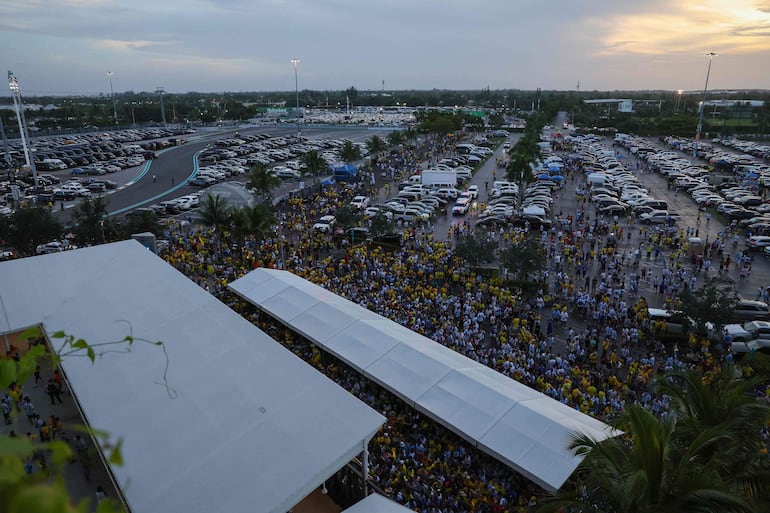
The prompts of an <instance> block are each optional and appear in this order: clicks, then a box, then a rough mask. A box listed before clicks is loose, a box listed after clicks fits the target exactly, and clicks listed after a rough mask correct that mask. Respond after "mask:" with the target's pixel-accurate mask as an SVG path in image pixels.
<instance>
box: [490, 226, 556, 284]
mask: <svg viewBox="0 0 770 513" xmlns="http://www.w3.org/2000/svg"><path fill="white" fill-rule="evenodd" d="M500 260H501V262H502V264H503V266H504V267H505V268H506V269H508V271H509V272H511V273H513V275H514V276H515V277H516V279H517V280H518V281H520V282H528V281H531V278H532V276H533V275H534V274H535V273H537V272H539V271H542V270H543V269H544V268H545V264H546V262H547V259H546V255H545V251H544V250H543V246H542V245H541V244H540V239H539V238H538V237H537V236H536V235H535V234H532V233H527V234H526V235H525V236H524V238H523V239H521V240H518V241H514V242H513V244H512V245H511V246H510V247H509V248H508V249H506V250H504V251H503V253H502V255H501V257H500Z"/></svg>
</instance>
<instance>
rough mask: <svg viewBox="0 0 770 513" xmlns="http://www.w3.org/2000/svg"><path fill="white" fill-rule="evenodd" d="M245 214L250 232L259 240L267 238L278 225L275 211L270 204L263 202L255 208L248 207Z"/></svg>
mask: <svg viewBox="0 0 770 513" xmlns="http://www.w3.org/2000/svg"><path fill="white" fill-rule="evenodd" d="M244 214H245V216H246V221H247V224H246V225H247V227H248V230H249V232H250V233H251V235H253V236H254V238H255V239H257V240H259V237H265V236H266V235H267V234H268V233H270V232H271V231H272V230H273V227H274V226H275V225H276V224H277V223H278V218H277V216H276V214H275V210H274V209H273V207H272V206H271V205H270V204H269V203H265V202H262V203H257V204H256V205H254V206H253V207H246V208H245V209H244Z"/></svg>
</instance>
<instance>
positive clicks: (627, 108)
mask: <svg viewBox="0 0 770 513" xmlns="http://www.w3.org/2000/svg"><path fill="white" fill-rule="evenodd" d="M583 103H585V104H587V105H613V104H615V105H617V106H618V112H633V111H634V100H631V99H629V98H602V99H597V100H583Z"/></svg>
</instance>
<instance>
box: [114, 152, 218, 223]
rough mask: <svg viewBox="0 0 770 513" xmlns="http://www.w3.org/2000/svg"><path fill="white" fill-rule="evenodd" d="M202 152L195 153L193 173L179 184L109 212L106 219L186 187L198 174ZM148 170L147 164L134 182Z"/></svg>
mask: <svg viewBox="0 0 770 513" xmlns="http://www.w3.org/2000/svg"><path fill="white" fill-rule="evenodd" d="M204 149H205V148H204ZM202 152H203V150H200V151H199V152H196V153H195V154H194V155H193V172H192V173H191V174H190V176H188V177H187V178H185V179H184V180H182V182H181V183H179V184H178V185H175V186H174V187H172V188H170V189H166V190H165V191H163V192H161V193H160V194H156V195H155V196H153V197H151V198H145V199H143V200H142V201H138V202H136V203H134V204H133V205H129V206H127V207H123V208H121V209H118V210H116V211H114V212H110V213H108V214H107V217H111V216H117V215H120V214H123V213H125V212H128V211H129V210H133V209H135V208H138V207H141V206H142V205H146V204H147V203H152V202H154V201H155V200H157V199H160V198H162V197H163V196H165V195H167V194H169V193H172V192H175V191H177V190H179V189H181V188H182V187H184V186H185V185H187V184H188V183H189V182H190V180H192V179H193V178H195V175H197V174H198V169H199V167H198V155H200V154H201V153H202ZM148 163H152V161H148ZM149 169H150V166H149V164H148V165H147V169H146V170H145V172H144V173H142V174H141V175H140V176H139V177H138V178H137V179H136V180H139V179H140V178H141V177H142V176H144V175H145V174H147V170H149ZM128 185H131V182H129V183H127V184H126V186H128Z"/></svg>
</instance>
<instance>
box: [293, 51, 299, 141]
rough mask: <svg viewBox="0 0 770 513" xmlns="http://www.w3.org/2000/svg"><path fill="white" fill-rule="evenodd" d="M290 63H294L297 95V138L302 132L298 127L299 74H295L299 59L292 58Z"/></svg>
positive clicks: (295, 91) (295, 92)
mask: <svg viewBox="0 0 770 513" xmlns="http://www.w3.org/2000/svg"><path fill="white" fill-rule="evenodd" d="M291 63H292V64H294V94H295V95H296V96H297V112H296V114H295V115H296V116H297V138H299V136H300V135H301V134H302V132H301V131H300V129H299V75H298V74H297V65H298V64H299V59H292V60H291Z"/></svg>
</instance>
